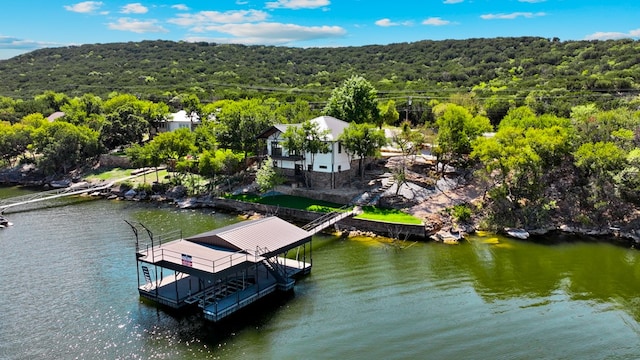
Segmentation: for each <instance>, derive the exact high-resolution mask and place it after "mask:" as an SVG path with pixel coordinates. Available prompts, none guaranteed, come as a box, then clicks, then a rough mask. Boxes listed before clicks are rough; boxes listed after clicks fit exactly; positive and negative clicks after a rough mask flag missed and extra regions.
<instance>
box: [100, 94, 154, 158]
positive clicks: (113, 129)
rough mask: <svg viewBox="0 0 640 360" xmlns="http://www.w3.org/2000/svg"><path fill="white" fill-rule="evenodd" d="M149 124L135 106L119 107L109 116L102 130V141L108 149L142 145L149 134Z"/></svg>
mask: <svg viewBox="0 0 640 360" xmlns="http://www.w3.org/2000/svg"><path fill="white" fill-rule="evenodd" d="M148 129H149V122H147V120H145V118H144V117H143V116H142V115H141V113H140V111H138V109H136V107H135V105H133V104H126V105H122V106H120V107H118V108H117V109H116V110H114V111H113V112H111V113H109V114H107V116H106V118H105V121H104V124H103V125H102V129H101V133H100V134H101V140H102V143H103V144H104V146H105V147H106V148H107V149H115V148H117V147H119V146H125V145H129V144H132V143H141V142H142V140H143V139H144V137H145V135H146V134H147V133H148Z"/></svg>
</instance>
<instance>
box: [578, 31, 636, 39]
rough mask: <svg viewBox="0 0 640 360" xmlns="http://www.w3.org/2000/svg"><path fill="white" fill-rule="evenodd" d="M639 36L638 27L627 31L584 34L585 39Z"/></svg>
mask: <svg viewBox="0 0 640 360" xmlns="http://www.w3.org/2000/svg"><path fill="white" fill-rule="evenodd" d="M638 37H640V29H636V30H631V31H629V32H628V33H623V32H602V31H601V32H596V33H593V34H591V35H587V36H585V38H584V39H585V40H618V39H631V38H635V39H637V38H638Z"/></svg>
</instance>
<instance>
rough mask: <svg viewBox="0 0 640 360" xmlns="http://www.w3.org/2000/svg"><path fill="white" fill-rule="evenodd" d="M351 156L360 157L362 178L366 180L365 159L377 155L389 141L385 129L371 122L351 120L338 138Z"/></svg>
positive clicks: (359, 166)
mask: <svg viewBox="0 0 640 360" xmlns="http://www.w3.org/2000/svg"><path fill="white" fill-rule="evenodd" d="M338 141H340V142H342V144H343V145H344V147H345V149H346V151H347V153H349V155H350V156H355V157H357V158H358V168H359V172H360V178H361V179H363V180H364V161H365V159H366V158H367V157H372V156H377V155H378V154H379V153H380V148H381V147H382V146H384V145H385V144H386V143H387V139H386V137H385V135H384V131H382V130H378V129H376V128H375V126H373V125H371V124H366V123H364V124H358V123H355V122H351V123H350V124H349V126H348V127H347V128H345V129H344V132H343V133H342V134H341V135H340V137H339V138H338Z"/></svg>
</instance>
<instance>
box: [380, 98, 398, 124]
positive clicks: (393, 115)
mask: <svg viewBox="0 0 640 360" xmlns="http://www.w3.org/2000/svg"><path fill="white" fill-rule="evenodd" d="M378 109H379V111H380V116H379V117H378V121H377V123H376V125H378V128H380V129H382V124H387V125H394V124H396V123H397V122H398V119H399V117H400V113H398V110H397V109H396V102H395V101H394V100H389V101H387V102H386V103H384V104H379V105H378Z"/></svg>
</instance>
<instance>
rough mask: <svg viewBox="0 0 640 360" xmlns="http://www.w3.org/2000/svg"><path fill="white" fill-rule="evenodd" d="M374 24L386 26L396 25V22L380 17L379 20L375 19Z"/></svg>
mask: <svg viewBox="0 0 640 360" xmlns="http://www.w3.org/2000/svg"><path fill="white" fill-rule="evenodd" d="M376 25H378V26H382V27H387V26H396V25H398V24H397V23H394V22H392V21H391V20H389V19H380V20H378V21H376Z"/></svg>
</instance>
